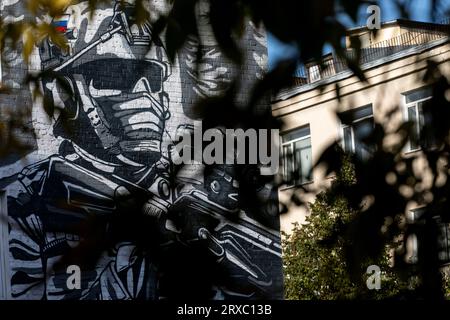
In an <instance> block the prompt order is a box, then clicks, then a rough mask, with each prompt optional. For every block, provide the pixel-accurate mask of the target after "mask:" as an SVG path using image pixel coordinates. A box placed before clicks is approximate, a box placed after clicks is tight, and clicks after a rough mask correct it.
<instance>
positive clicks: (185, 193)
mask: <svg viewBox="0 0 450 320" xmlns="http://www.w3.org/2000/svg"><path fill="white" fill-rule="evenodd" d="M160 2H161V3H162V2H164V1H156V0H155V1H153V2H152V5H153V8H154V9H155V8H156V9H158V5H159V4H160ZM3 6H4V9H6V11H5V12H7V14H8V12H9V14H10V15H11V16H12V18H13V19H20V18H21V15H20V9H17V8H20V1H14V0H9V1H6V2H5V3H4V4H3ZM8 6H9V9H8ZM16 7H17V8H16ZM8 10H9V11H8ZM201 10H202V8H200V9H199V15H200V20H201V15H202V12H201ZM89 14H90V13H89V10H88V5H87V3H86V2H81V3H79V4H77V5H73V6H70V7H69V8H67V10H66V14H65V15H64V16H61V17H58V18H54V19H53V20H52V21H51V23H52V24H53V25H54V27H55V28H56V29H57V30H58V31H59V32H61V33H62V34H64V35H65V37H66V38H67V40H68V43H69V49H68V50H65V51H64V50H62V49H60V48H59V47H58V46H56V45H54V44H53V43H52V42H51V41H50V40H45V41H43V42H42V44H41V45H40V47H39V48H36V50H35V52H34V56H33V59H32V61H31V65H30V69H32V70H33V68H34V70H41V71H52V72H49V73H48V74H49V76H48V77H47V78H45V79H43V81H42V90H43V92H44V99H47V101H53V102H54V104H55V105H57V106H59V109H58V111H57V112H56V113H55V115H54V116H53V117H52V118H49V117H48V116H47V115H46V114H45V113H44V111H43V110H42V108H41V107H40V106H39V101H36V102H35V104H36V105H35V106H34V108H33V112H32V115H31V117H32V119H30V120H31V121H30V122H31V124H32V126H33V128H34V130H35V132H36V142H35V145H36V146H35V148H34V151H33V152H32V153H30V154H29V155H28V156H27V157H25V158H24V159H18V160H17V161H15V162H14V161H9V162H7V163H3V166H2V167H0V178H1V179H0V189H4V190H7V192H8V216H9V230H10V243H9V248H10V266H11V286H12V295H13V298H17V299H100V300H107V299H163V298H165V297H169V298H170V297H183V296H191V297H196V296H197V297H205V298H209V299H230V298H250V299H257V298H281V296H282V273H281V246H280V237H279V231H278V216H277V212H276V211H277V206H272V207H270V208H271V209H267V208H265V209H263V208H261V210H253V211H252V210H242V208H241V207H240V206H239V201H238V198H239V188H240V186H239V183H238V180H237V179H236V170H237V169H236V168H235V167H233V166H225V165H223V166H215V167H213V168H205V167H204V166H202V165H191V166H183V168H176V167H175V166H174V165H173V162H172V151H173V147H174V145H175V143H176V141H175V137H176V136H177V133H179V132H180V131H186V130H191V129H192V127H193V123H194V122H193V121H194V120H195V119H193V118H192V114H191V112H190V108H192V106H193V103H194V102H195V101H196V100H197V99H198V98H200V97H204V96H211V95H215V94H218V93H220V92H221V91H223V90H224V89H225V88H226V87H227V85H228V83H229V81H230V79H231V77H232V75H233V73H234V72H235V70H233V68H232V66H231V65H230V64H229V63H227V62H226V59H225V58H224V57H222V55H221V53H220V51H219V49H218V48H217V46H216V45H215V44H214V43H213V42H212V41H209V43H208V41H206V44H203V47H202V49H201V52H202V59H201V64H200V68H198V70H195V69H196V66H195V61H197V59H198V55H197V52H196V50H194V49H195V48H197V43H196V42H195V41H196V40H195V39H192V40H190V41H189V42H188V43H187V45H186V48H185V50H183V51H182V52H181V53H180V54H179V56H178V57H177V60H176V61H175V62H174V63H173V64H170V63H169V62H168V61H169V60H168V58H167V56H166V51H165V44H164V42H163V40H162V38H160V37H157V36H155V35H154V34H153V32H152V23H151V21H149V22H148V23H145V24H144V25H137V24H135V23H134V21H133V17H132V6H131V4H130V5H126V6H120V5H119V1H118V3H117V4H116V5H114V6H112V7H111V6H103V7H99V8H98V9H97V10H96V11H95V14H94V16H93V19H92V20H90V19H89ZM22 18H23V16H22ZM205 28H206V27H205ZM205 30H207V28H206V29H205ZM205 32H206V31H205ZM247 38H248V39H247V40H246V42H247V44H248V45H249V48H251V50H252V51H251V53H250V54H248V60H249V63H250V64H252V65H253V66H256V67H257V69H255V72H254V74H253V75H251V76H250V78H252V77H253V78H255V79H256V77H257V75H258V74H259V75H260V74H261V73H262V72H264V67H265V66H264V63H265V60H266V54H267V53H266V51H267V49H266V47H265V40H264V38H265V37H264V35H263V34H262V33H260V32H259V31H258V30H257V29H256V28H254V27H252V26H251V25H250V26H249V31H248V36H247ZM149 48H150V49H149ZM11 54H12V53H10V55H11ZM16 59H18V60H19V59H20V58H19V57H16ZM18 63H19V62H17V64H16V65H18ZM11 70H14V64H13V66H12V67H11V69H5V70H4V78H3V79H4V80H6V81H8V79H9V78H8V76H10V74H8V72H9V73H11V72H12V71H11ZM10 79H13V77H10ZM247 80H248V79H247ZM11 81H13V80H11ZM21 85H22V86H23V84H21ZM27 89H28V91H29V88H27ZM68 90H70V91H72V92H73V93H74V94H73V95H70V94H68ZM19 92H20V95H24V91H23V90H22V91H19ZM24 101H29V100H26V99H24ZM30 103H31V102H30ZM24 164H25V165H24ZM256 170H257V169H256ZM257 191H258V194H259V195H260V197H262V198H263V199H264V198H265V199H267V201H272V202H273V201H274V200H275V201H276V196H274V190H273V188H272V187H271V185H270V184H268V183H262V184H261V185H259V186H257ZM257 211H261V212H257ZM263 211H264V212H263ZM136 212H139V213H143V216H144V217H145V218H146V219H142V218H137V217H138V216H139V215H138V214H136ZM261 217H262V218H261ZM86 228H87V229H89V228H90V229H89V230H87V229H86ZM92 231H93V232H92ZM90 232H91V233H90ZM89 234H95V237H94V238H93V237H92V236H89ZM105 239H108V240H105ZM93 242H94V243H93ZM93 244H98V247H99V248H100V249H99V250H101V252H100V253H98V254H97V255H98V256H99V258H95V259H94V258H92V259H89V256H88V257H86V259H82V260H83V261H81V260H80V259H79V253H80V252H81V254H84V255H86V254H87V253H88V254H91V253H92V250H87V251H83V248H84V247H88V246H89V245H91V246H92V245H93ZM94 247H95V246H94ZM77 254H78V255H77ZM77 257H78V258H77ZM77 259H78V260H77ZM91 260H92V261H91ZM61 264H62V265H64V266H67V265H72V264H75V265H79V266H80V268H81V275H82V279H81V288H79V289H73V288H68V287H67V279H68V277H69V276H70V274H68V273H67V272H66V269H65V268H58V265H61ZM190 294H191V295H190Z"/></svg>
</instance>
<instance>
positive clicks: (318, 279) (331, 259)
mask: <svg viewBox="0 0 450 320" xmlns="http://www.w3.org/2000/svg"><path fill="white" fill-rule="evenodd" d="M343 159H344V161H343V165H342V167H341V168H340V170H339V171H338V172H337V175H336V177H335V178H334V180H333V182H332V185H331V186H330V188H329V189H327V190H325V191H322V192H320V193H319V194H318V195H317V196H316V199H315V201H314V203H311V204H310V215H309V216H308V217H307V218H306V222H305V224H304V225H299V224H298V223H296V224H295V225H294V228H293V231H292V233H291V234H283V264H284V279H285V281H284V284H285V298H286V299H290V300H306V299H322V300H335V299H385V298H392V297H394V296H396V295H398V294H399V292H400V291H402V290H404V289H406V287H407V283H405V282H403V281H401V280H400V279H398V277H397V276H396V274H395V273H394V271H393V270H392V267H391V266H390V265H389V259H390V256H391V255H390V252H391V250H390V249H392V248H390V247H386V248H385V250H384V251H382V252H381V253H380V255H379V256H378V257H373V258H368V259H367V260H366V261H365V263H363V264H361V265H360V270H359V272H358V274H357V276H355V274H353V276H350V275H349V273H348V268H347V260H346V253H347V252H346V251H345V248H346V243H345V242H347V241H348V239H346V238H344V237H342V236H340V235H339V234H336V227H337V226H342V225H346V224H348V223H349V222H350V221H352V219H354V218H355V216H356V215H358V214H359V212H358V211H359V210H358V208H351V207H350V206H349V204H348V201H347V199H346V198H345V197H344V196H343V195H342V194H341V193H340V192H339V190H341V188H343V187H346V186H350V185H353V184H354V183H355V173H354V169H353V166H352V164H351V162H350V161H349V159H348V158H347V157H343ZM331 238H334V239H335V240H334V241H329V239H331ZM371 265H376V266H378V267H379V268H380V269H381V289H380V290H369V289H368V288H367V285H366V281H367V277H368V274H367V273H366V270H367V267H369V266H371ZM358 276H359V277H358Z"/></svg>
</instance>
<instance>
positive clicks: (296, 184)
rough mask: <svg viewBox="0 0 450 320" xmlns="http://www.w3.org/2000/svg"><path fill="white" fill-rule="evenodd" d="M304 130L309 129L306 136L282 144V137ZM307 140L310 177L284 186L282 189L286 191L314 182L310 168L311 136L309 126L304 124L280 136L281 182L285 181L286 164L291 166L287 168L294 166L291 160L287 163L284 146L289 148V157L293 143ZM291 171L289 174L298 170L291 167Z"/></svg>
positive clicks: (292, 151)
mask: <svg viewBox="0 0 450 320" xmlns="http://www.w3.org/2000/svg"><path fill="white" fill-rule="evenodd" d="M305 128H308V129H309V134H307V135H305V136H303V137H300V138H296V139H293V140H289V141H287V142H283V136H284V135H287V134H289V133H292V132H294V131H297V130H302V129H305ZM307 139H310V148H311V172H310V173H311V175H310V179H305V180H304V181H302V179H300V180H298V181H293V183H292V184H284V186H283V189H288V188H293V187H296V186H301V185H305V184H310V183H312V182H314V175H313V170H312V169H313V168H312V164H313V161H312V135H311V126H310V125H309V124H306V125H302V126H300V127H297V128H295V129H292V130H289V131H286V132H283V133H282V134H281V135H280V148H281V155H282V174H281V175H282V177H283V181H286V180H287V179H286V178H287V175H286V164H287V163H290V164H291V165H290V166H289V167H292V166H295V163H296V162H295V161H292V159H290V161H287V155H286V153H285V152H284V148H285V146H290V150H291V155H293V154H294V150H295V149H294V147H295V143H296V142H299V141H304V140H307ZM292 169H293V170H292V171H291V172H295V171H297V170H298V168H296V167H293V168H292Z"/></svg>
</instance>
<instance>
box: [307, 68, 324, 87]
mask: <svg viewBox="0 0 450 320" xmlns="http://www.w3.org/2000/svg"><path fill="white" fill-rule="evenodd" d="M308 74H309V82H310V83H313V82H316V81H319V80H320V78H321V75H320V67H319V65H313V66H310V67H308Z"/></svg>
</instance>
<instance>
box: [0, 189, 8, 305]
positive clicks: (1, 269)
mask: <svg viewBox="0 0 450 320" xmlns="http://www.w3.org/2000/svg"><path fill="white" fill-rule="evenodd" d="M6 208H7V206H6V192H4V191H1V190H0V300H6V299H9V298H10V286H9V279H10V277H9V263H8V253H9V239H8V238H9V236H8V224H7V223H5V222H4V221H7V220H6V219H7V212H6Z"/></svg>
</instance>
